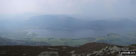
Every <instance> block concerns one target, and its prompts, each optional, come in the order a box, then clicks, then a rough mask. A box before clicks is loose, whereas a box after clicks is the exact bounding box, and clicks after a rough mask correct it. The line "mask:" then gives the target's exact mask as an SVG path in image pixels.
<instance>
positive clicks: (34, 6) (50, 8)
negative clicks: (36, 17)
mask: <svg viewBox="0 0 136 56" xmlns="http://www.w3.org/2000/svg"><path fill="white" fill-rule="evenodd" d="M24 13H34V14H68V15H81V16H88V17H115V18H116V17H136V0H0V14H24Z"/></svg>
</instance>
